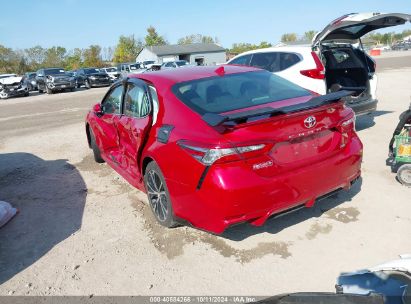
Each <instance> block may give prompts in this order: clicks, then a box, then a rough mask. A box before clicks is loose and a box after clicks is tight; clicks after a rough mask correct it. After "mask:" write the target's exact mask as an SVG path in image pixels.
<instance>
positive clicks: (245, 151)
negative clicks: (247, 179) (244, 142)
mask: <svg viewBox="0 0 411 304" xmlns="http://www.w3.org/2000/svg"><path fill="white" fill-rule="evenodd" d="M178 145H179V146H180V147H181V148H183V149H184V150H185V151H187V152H188V153H189V154H190V155H191V156H192V157H193V158H195V159H196V160H198V161H199V162H200V163H202V164H203V165H206V166H210V165H212V164H214V163H221V162H230V161H236V160H241V159H246V158H251V157H255V156H257V155H261V154H262V153H264V152H266V151H268V150H269V149H270V148H271V147H272V145H269V144H256V145H248V146H236V147H212V146H210V145H207V144H202V143H196V142H190V141H185V140H181V141H179V142H178Z"/></svg>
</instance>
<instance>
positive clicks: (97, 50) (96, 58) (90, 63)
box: [83, 45, 103, 68]
mask: <svg viewBox="0 0 411 304" xmlns="http://www.w3.org/2000/svg"><path fill="white" fill-rule="evenodd" d="M83 57H84V65H85V66H87V67H97V68H98V67H102V66H103V61H102V59H101V47H100V46H99V45H90V46H89V47H88V48H87V49H85V50H84V51H83Z"/></svg>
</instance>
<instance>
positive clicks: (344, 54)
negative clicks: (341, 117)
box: [227, 13, 411, 115]
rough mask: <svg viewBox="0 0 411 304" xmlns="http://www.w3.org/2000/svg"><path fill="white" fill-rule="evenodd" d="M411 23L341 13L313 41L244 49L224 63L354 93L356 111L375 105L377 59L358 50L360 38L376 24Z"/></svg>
mask: <svg viewBox="0 0 411 304" xmlns="http://www.w3.org/2000/svg"><path fill="white" fill-rule="evenodd" d="M407 21H411V15H407V14H380V13H361V14H348V15H344V16H342V17H340V18H338V19H336V20H334V21H332V22H331V23H330V24H329V25H327V26H326V27H325V28H324V29H323V30H322V31H321V32H319V33H318V34H317V35H316V36H315V37H314V39H313V43H312V45H306V46H285V47H273V48H266V49H259V50H254V51H249V52H245V53H242V54H240V55H238V56H236V57H234V58H233V59H231V60H230V61H228V62H227V64H239V65H250V66H254V67H259V68H262V69H266V70H268V71H270V72H273V73H275V74H276V75H279V76H281V77H283V78H285V79H288V80H290V81H292V82H294V83H296V84H298V85H300V86H302V87H304V88H306V89H308V90H311V91H313V92H316V93H318V94H325V93H328V92H335V91H339V90H344V89H345V90H350V91H354V94H353V96H350V97H346V98H345V100H346V102H347V105H348V106H350V107H351V108H353V110H354V111H355V112H356V114H357V115H362V114H368V113H371V112H373V111H375V110H376V108H377V97H376V90H377V76H376V74H375V61H374V60H373V59H372V58H371V57H369V56H368V55H367V54H366V52H365V51H364V50H363V48H362V43H361V39H360V38H361V37H362V36H364V35H365V34H367V33H369V32H371V31H373V30H376V29H380V28H385V27H390V26H395V25H399V24H404V23H405V22H407Z"/></svg>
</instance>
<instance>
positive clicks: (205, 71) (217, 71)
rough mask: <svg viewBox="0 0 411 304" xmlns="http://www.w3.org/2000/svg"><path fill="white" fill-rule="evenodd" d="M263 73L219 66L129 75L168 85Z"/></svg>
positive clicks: (252, 69)
mask: <svg viewBox="0 0 411 304" xmlns="http://www.w3.org/2000/svg"><path fill="white" fill-rule="evenodd" d="M255 71H264V70H261V69H258V68H254V67H248V66H237V65H220V66H193V67H184V68H180V69H170V70H160V71H154V72H147V73H144V74H137V75H130V76H129V77H130V78H140V79H144V80H147V81H150V82H153V83H157V82H162V81H163V82H168V83H169V84H170V85H173V84H174V83H178V82H185V81H190V80H196V79H202V78H208V77H214V76H218V75H222V74H221V73H222V72H223V73H224V74H223V75H230V74H237V73H246V72H255Z"/></svg>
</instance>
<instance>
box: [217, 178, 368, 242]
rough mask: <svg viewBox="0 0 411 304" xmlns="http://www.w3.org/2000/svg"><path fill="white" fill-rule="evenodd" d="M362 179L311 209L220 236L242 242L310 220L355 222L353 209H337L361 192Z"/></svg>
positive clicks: (243, 225) (355, 211) (355, 210)
mask: <svg viewBox="0 0 411 304" xmlns="http://www.w3.org/2000/svg"><path fill="white" fill-rule="evenodd" d="M361 186H362V179H361V178H360V179H358V181H357V182H356V183H355V184H353V185H352V187H351V189H350V190H348V191H346V190H341V191H339V192H337V193H335V194H333V195H331V196H329V197H326V198H324V199H321V200H319V201H317V202H316V203H315V205H314V206H313V207H311V208H301V209H298V210H296V211H294V212H291V213H287V214H284V215H282V216H279V217H271V218H269V219H268V220H267V221H266V222H265V224H264V225H263V226H261V227H256V226H253V225H251V224H249V223H244V224H240V225H236V226H233V227H230V228H228V229H227V230H226V231H225V232H224V233H223V234H222V235H220V236H221V237H223V238H226V239H229V240H231V241H242V240H244V239H247V238H248V237H250V236H253V235H256V234H261V233H264V232H266V233H270V234H277V233H279V232H281V231H282V230H283V229H286V228H288V227H291V226H294V225H297V224H299V223H301V222H304V221H306V220H308V219H310V218H319V217H325V218H327V219H329V220H334V221H337V222H341V223H344V224H348V223H350V222H355V221H357V219H358V216H359V211H358V210H357V208H355V207H339V206H340V205H341V204H343V203H345V202H348V201H351V200H352V198H353V197H354V196H356V195H357V194H358V193H359V192H360V191H361Z"/></svg>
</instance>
